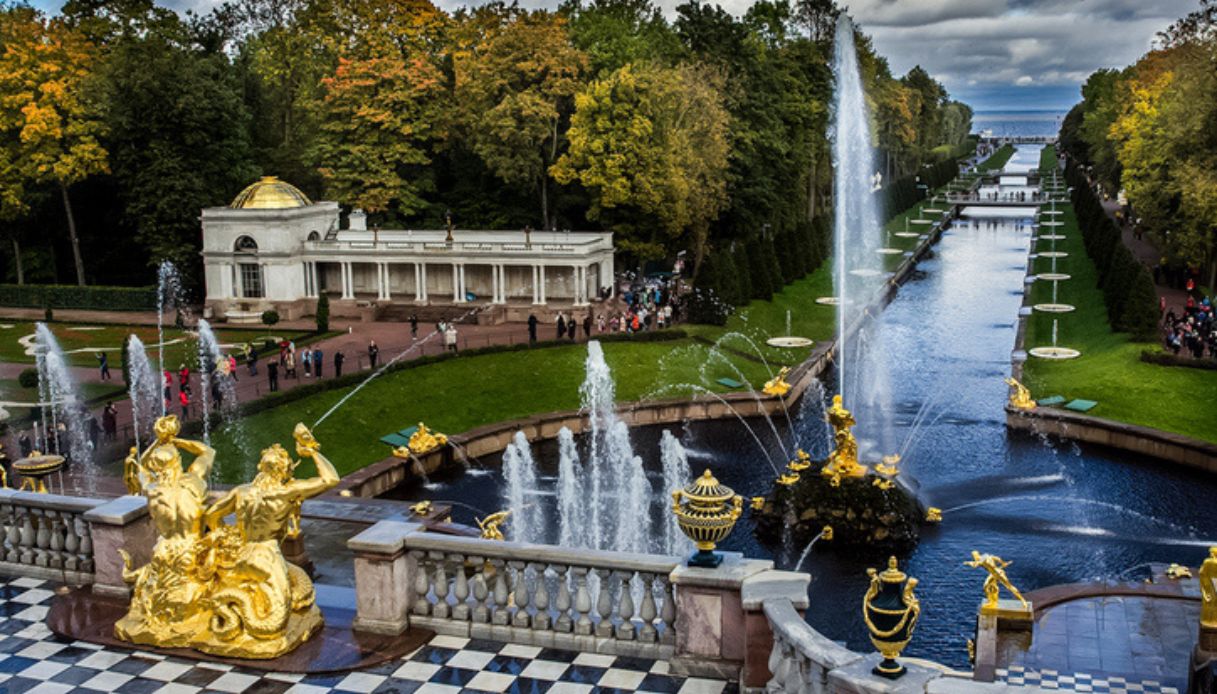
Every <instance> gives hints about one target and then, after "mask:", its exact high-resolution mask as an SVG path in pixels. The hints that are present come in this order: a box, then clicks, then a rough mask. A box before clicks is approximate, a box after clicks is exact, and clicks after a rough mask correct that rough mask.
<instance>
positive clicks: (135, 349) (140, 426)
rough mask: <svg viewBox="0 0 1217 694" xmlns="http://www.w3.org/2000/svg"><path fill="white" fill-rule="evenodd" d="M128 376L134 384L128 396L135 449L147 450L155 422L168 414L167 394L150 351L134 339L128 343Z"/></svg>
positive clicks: (128, 385) (141, 341) (131, 338)
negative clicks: (145, 447) (146, 446)
mask: <svg viewBox="0 0 1217 694" xmlns="http://www.w3.org/2000/svg"><path fill="white" fill-rule="evenodd" d="M126 360H127V361H126V363H127V374H128V378H130V382H129V383H128V384H127V393H128V394H129V395H130V396H131V431H132V434H133V435H134V437H135V447H136V448H138V449H140V450H143V448H142V446H141V444H140V442H141V441H146V440H149V439H148V438H147V437H148V435H149V434H150V433H151V431H152V422H153V421H154V420H155V419H156V417H157V413H163V412H164V410H165V399H164V392H163V391H162V386H161V377H160V375H159V374H157V372H156V371H155V370H154V369H153V368H152V362H151V361H149V360H148V350H146V349H145V348H144V342H143V340H140V339H139V337H137V336H135V335H132V336H131V337H130V338H129V339H128V340H127V355H126Z"/></svg>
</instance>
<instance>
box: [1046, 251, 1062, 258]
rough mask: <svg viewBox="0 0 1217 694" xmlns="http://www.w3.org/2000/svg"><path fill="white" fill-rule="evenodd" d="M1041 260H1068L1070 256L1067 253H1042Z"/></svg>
mask: <svg viewBox="0 0 1217 694" xmlns="http://www.w3.org/2000/svg"><path fill="white" fill-rule="evenodd" d="M1039 257H1041V258H1068V257H1069V254H1068V253H1066V252H1065V251H1040V252H1039Z"/></svg>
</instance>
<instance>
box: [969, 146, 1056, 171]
mask: <svg viewBox="0 0 1217 694" xmlns="http://www.w3.org/2000/svg"><path fill="white" fill-rule="evenodd" d="M1014 149H1015V147H1014V145H1002V146H1001V147H999V148H998V150H997V151H996V152H994V153H993V154H992V155H991V156H990V157H989V158H988V159H986V160H984V161H982V162H981V163H980V164H979V165H978V166H977V167H976V168H977V170H979V171H986V170H988V171H1000V170H1001V168H1002V167H1003V166H1005V165H1006V162H1008V161H1010V157H1012V156H1014ZM1041 156H1042V155H1041Z"/></svg>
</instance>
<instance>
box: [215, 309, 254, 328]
mask: <svg viewBox="0 0 1217 694" xmlns="http://www.w3.org/2000/svg"><path fill="white" fill-rule="evenodd" d="M224 320H225V321H227V322H229V323H233V324H235V325H251V324H254V325H260V324H261V323H262V312H261V311H242V310H241V309H237V308H234V309H229V310H227V311H225V312H224Z"/></svg>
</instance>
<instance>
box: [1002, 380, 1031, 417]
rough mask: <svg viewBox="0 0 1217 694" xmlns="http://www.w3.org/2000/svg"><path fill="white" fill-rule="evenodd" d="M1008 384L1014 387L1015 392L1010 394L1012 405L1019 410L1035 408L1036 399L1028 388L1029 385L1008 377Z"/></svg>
mask: <svg viewBox="0 0 1217 694" xmlns="http://www.w3.org/2000/svg"><path fill="white" fill-rule="evenodd" d="M1006 385H1008V386H1010V387H1011V388H1013V389H1014V392H1013V393H1011V394H1010V406H1011V407H1013V408H1015V409H1019V410H1034V409H1035V401H1034V400H1032V399H1031V391H1030V390H1027V386H1025V385H1023V384H1021V383H1019V382H1018V381H1017V380H1015V379H1013V378H1007V379H1006Z"/></svg>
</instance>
